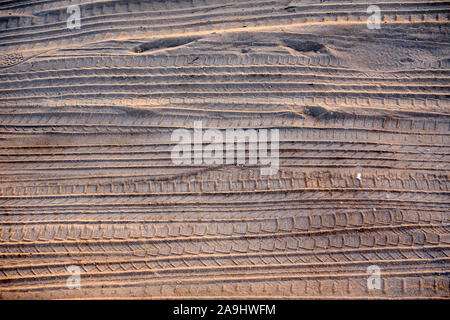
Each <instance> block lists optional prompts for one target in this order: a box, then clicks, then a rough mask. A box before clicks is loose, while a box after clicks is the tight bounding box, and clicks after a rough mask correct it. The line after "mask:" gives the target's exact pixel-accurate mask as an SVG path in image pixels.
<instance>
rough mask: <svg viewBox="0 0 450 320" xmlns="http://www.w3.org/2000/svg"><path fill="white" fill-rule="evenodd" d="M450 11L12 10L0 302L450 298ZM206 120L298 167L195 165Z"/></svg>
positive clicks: (117, 5) (230, 6)
mask: <svg viewBox="0 0 450 320" xmlns="http://www.w3.org/2000/svg"><path fill="white" fill-rule="evenodd" d="M71 4H77V5H79V7H80V8H81V11H80V12H81V28H80V29H73V30H70V29H68V28H67V19H68V14H67V7H68V6H69V5H71ZM370 4H373V5H378V6H379V7H380V9H381V25H380V26H381V28H380V29H369V28H368V27H367V25H366V20H367V17H368V14H367V11H366V10H367V7H368V5H370ZM449 9H450V4H449V3H448V2H444V1H412V0H411V1H410V0H408V1H378V0H376V1H371V2H370V3H367V2H365V1H359V0H358V1H339V0H336V1H328V0H325V1H269V0H264V1H263V0H255V1H243V0H241V1H237V0H220V1H219V0H202V1H200V0H190V1H187V0H186V1H185V0H179V1H113V0H111V1H106V0H105V1H84V0H82V1H56V0H55V1H54V0H45V1H44V0H35V1H28V0H17V1H0V30H1V31H0V296H1V297H2V298H4V299H17V298H25V299H52V298H180V297H181V298H183V297H190V298H212V297H221V298H224V297H225V298H226V297H242V298H254V297H264V298H327V297H328V298H436V297H445V298H448V297H449V296H450V290H449V270H450V262H449V253H450V250H449V249H450V236H449V204H450V198H449V188H450V181H449V159H450V157H449V155H450V144H449V142H450V138H449V119H450V112H449V111H450V108H449V107H450V100H449V93H450V90H449V81H448V80H449V77H450V73H449V68H450V55H449V52H450V50H449V47H450V41H449ZM195 121H202V124H203V127H204V128H212V129H217V130H220V131H221V132H222V131H225V129H229V128H235V129H237V128H241V129H251V128H253V129H262V128H267V129H274V128H276V129H279V134H280V144H279V147H280V170H279V171H278V173H276V174H274V175H271V176H262V175H261V174H260V170H259V169H260V165H250V164H245V165H226V164H224V165H206V164H192V165H176V164H174V163H173V162H172V161H171V157H170V156H171V148H172V147H173V145H174V142H173V141H172V140H171V133H172V132H173V130H175V129H179V128H186V129H189V128H192V127H193V125H194V122H195ZM71 266H72V267H73V266H75V267H78V268H79V270H80V272H81V273H80V278H79V279H80V282H79V284H80V287H79V288H75V289H70V288H69V287H68V279H74V278H73V276H74V275H73V274H72V273H71V271H70V270H72V269H70V267H71ZM369 266H377V267H378V268H379V270H380V272H381V273H380V277H379V279H380V286H379V288H375V289H369V288H368V283H367V281H368V278H369V277H370V275H369V274H368V273H367V268H368V267H369ZM71 277H72V278H71ZM71 283H72V282H71Z"/></svg>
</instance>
